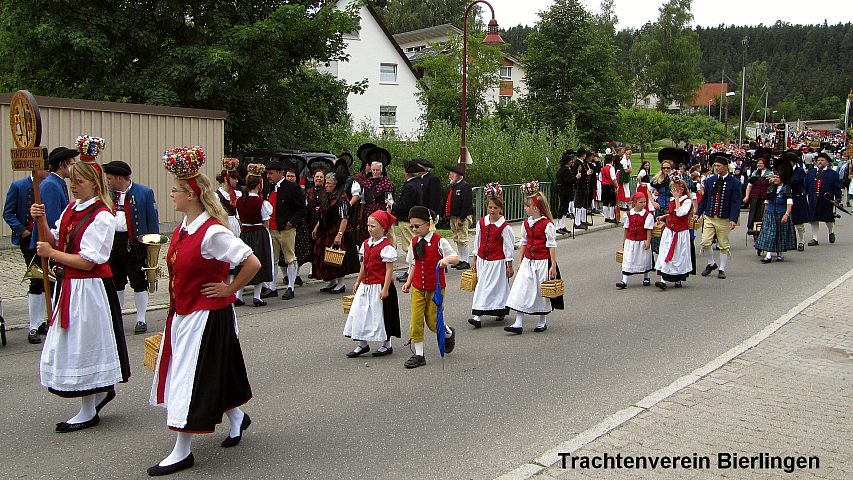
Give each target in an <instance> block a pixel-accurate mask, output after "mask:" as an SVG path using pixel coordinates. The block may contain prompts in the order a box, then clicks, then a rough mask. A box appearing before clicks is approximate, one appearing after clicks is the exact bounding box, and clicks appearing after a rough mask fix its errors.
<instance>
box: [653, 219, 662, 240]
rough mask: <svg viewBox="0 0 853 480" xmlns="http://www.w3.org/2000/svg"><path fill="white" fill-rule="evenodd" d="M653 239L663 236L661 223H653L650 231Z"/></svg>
mask: <svg viewBox="0 0 853 480" xmlns="http://www.w3.org/2000/svg"><path fill="white" fill-rule="evenodd" d="M652 236H653V237H661V236H663V222H655V228H653V229H652Z"/></svg>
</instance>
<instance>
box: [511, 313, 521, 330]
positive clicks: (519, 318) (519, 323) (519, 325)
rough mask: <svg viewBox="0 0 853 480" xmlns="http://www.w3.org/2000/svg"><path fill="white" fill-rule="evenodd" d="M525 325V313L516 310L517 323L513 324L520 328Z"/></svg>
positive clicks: (514, 326)
mask: <svg viewBox="0 0 853 480" xmlns="http://www.w3.org/2000/svg"><path fill="white" fill-rule="evenodd" d="M522 326H524V314H523V313H521V312H515V323H513V324H512V327H513V328H518V327H522Z"/></svg>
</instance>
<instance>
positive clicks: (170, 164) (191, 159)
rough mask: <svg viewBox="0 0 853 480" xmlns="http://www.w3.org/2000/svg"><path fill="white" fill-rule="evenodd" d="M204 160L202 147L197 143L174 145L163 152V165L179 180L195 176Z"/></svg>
mask: <svg viewBox="0 0 853 480" xmlns="http://www.w3.org/2000/svg"><path fill="white" fill-rule="evenodd" d="M204 160H205V157H204V149H203V148H201V147H199V146H197V145H194V146H192V147H186V146H185V147H175V148H173V149H171V150H166V153H164V154H163V166H164V167H166V170H168V171H169V173H171V174H172V175H174V176H176V177H178V178H179V179H181V180H187V179H190V178H194V177H197V176H198V175H199V170H200V169H201V166H202V165H204Z"/></svg>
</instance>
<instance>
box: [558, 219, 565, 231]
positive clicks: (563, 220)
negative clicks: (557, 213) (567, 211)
mask: <svg viewBox="0 0 853 480" xmlns="http://www.w3.org/2000/svg"><path fill="white" fill-rule="evenodd" d="M565 218H566V217H560V218H558V219H557V230H560V229H562V228H563V225H564V224H565V223H566V220H565Z"/></svg>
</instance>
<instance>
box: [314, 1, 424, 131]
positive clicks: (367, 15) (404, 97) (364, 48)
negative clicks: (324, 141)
mask: <svg viewBox="0 0 853 480" xmlns="http://www.w3.org/2000/svg"><path fill="white" fill-rule="evenodd" d="M353 1H354V0H338V1H337V4H336V5H337V8H339V9H346V8H347V6H348V5H350V4H351V3H353ZM359 16H360V18H361V20H360V28H359V30H358V31H355V32H352V33H350V34H346V35H344V40H345V42H346V45H347V46H346V49H345V52H346V54H347V55H348V56H349V59H348V60H347V61H346V62H331V63H329V64H327V65H321V66H320V67H319V68H318V70H319V71H322V72H328V73H330V74H332V75H334V76H335V77H337V78H340V79H342V80H345V81H346V82H347V83H349V84H353V83H356V82H360V81H362V80H365V79H366V80H367V82H368V86H367V90H366V91H365V92H364V93H363V94H361V95H359V94H350V95H349V97H348V99H347V102H348V110H349V114H350V115H351V116H352V119H353V124H354V125H355V126H356V127H359V126H360V125H362V124H364V123H367V124H369V125H371V126H373V127H374V128H376V130H377V131H378V132H380V133H381V132H395V133H397V134H399V135H401V136H406V137H409V136H413V135H415V134H416V133H417V132H418V131H419V130H420V120H419V119H420V117H421V113H422V107H421V105H420V103H419V102H418V100H417V96H416V93H417V89H418V87H417V77H416V74H415V71H414V69H413V68H412V63H411V62H410V61H409V59H408V58H406V56H405V55H404V54H403V51H402V50H400V47H399V46H397V44H396V43H395V42H394V39H393V38H392V37H391V34H390V33H389V32H388V29H387V28H386V27H385V25H384V24H383V23H382V20H381V19H380V18H379V16H378V15H377V14H376V11H375V10H374V9H373V7H372V6H370V2H365V3H364V5H362V6H361V8H360V9H359Z"/></svg>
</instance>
